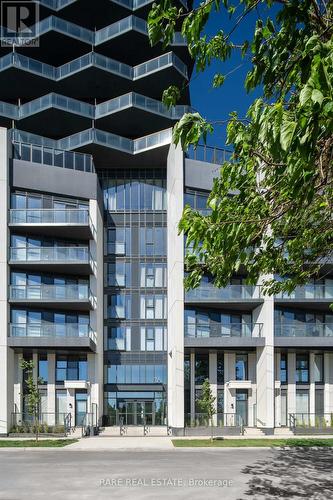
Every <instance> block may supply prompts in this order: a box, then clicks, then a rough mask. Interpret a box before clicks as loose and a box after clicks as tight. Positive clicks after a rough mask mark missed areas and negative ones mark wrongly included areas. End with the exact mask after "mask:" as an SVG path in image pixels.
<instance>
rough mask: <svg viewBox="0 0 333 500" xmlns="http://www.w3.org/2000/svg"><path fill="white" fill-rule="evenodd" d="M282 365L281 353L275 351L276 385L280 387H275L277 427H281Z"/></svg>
mask: <svg viewBox="0 0 333 500" xmlns="http://www.w3.org/2000/svg"><path fill="white" fill-rule="evenodd" d="M280 366H281V353H280V352H276V353H275V385H278V386H279V387H278V388H275V427H281V383H280V382H281V375H280Z"/></svg>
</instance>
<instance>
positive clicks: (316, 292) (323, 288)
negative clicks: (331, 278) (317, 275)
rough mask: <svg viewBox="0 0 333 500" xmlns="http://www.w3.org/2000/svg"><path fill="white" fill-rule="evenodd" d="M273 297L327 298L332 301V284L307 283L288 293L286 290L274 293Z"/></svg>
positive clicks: (291, 298)
mask: <svg viewBox="0 0 333 500" xmlns="http://www.w3.org/2000/svg"><path fill="white" fill-rule="evenodd" d="M275 298H276V299H290V300H293V299H296V300H297V299H300V300H312V299H327V300H332V301H333V285H327V284H325V283H323V284H318V285H314V284H313V285H312V284H307V285H305V286H297V287H296V288H295V290H294V291H293V292H291V293H290V294H289V293H287V292H279V293H277V294H276V295H275Z"/></svg>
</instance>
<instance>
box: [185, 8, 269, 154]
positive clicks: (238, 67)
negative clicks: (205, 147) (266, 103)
mask: <svg viewBox="0 0 333 500" xmlns="http://www.w3.org/2000/svg"><path fill="white" fill-rule="evenodd" d="M267 12H268V11H267V9H265V8H264V7H263V6H261V7H260V10H259V11H257V12H256V11H254V12H253V13H250V14H248V15H247V16H246V18H245V19H244V20H243V21H242V23H241V24H240V25H239V27H238V28H237V30H236V31H235V32H234V34H233V35H232V37H231V39H232V41H233V42H234V43H242V42H243V41H244V40H246V39H247V40H251V38H252V35H253V32H254V26H255V22H256V19H257V18H258V13H259V14H260V16H261V17H262V18H265V17H266V16H267ZM273 12H274V11H273V9H271V10H270V15H271V17H273ZM236 13H237V11H236ZM236 13H235V14H236ZM233 25H234V21H232V23H230V21H229V18H228V15H227V14H226V12H225V11H224V10H223V11H222V12H220V13H215V12H214V13H213V14H212V15H211V19H210V20H209V23H208V25H207V29H206V33H207V34H208V35H212V34H215V33H216V32H217V31H218V30H219V29H223V30H225V32H228V31H229V30H230V28H231V27H232V26H233ZM239 52H240V51H235V52H234V55H233V56H232V58H231V59H230V60H229V61H227V62H225V63H221V62H217V61H216V62H214V63H213V64H212V65H211V66H210V67H209V68H208V69H207V70H206V71H205V72H204V73H199V74H196V73H195V71H194V72H193V76H192V81H191V85H190V92H191V101H192V106H193V107H194V108H195V109H196V110H197V111H199V112H200V114H201V115H202V116H204V117H205V118H207V119H208V120H210V121H216V120H225V119H227V118H228V116H229V114H230V112H232V111H237V113H238V114H239V116H242V117H244V116H245V114H246V111H247V108H248V107H249V105H250V104H251V102H252V101H253V100H254V99H255V98H256V97H257V96H258V95H260V89H258V90H257V91H255V92H251V93H250V94H247V93H246V91H245V89H244V80H245V77H246V73H247V71H248V69H249V68H250V66H251V63H250V61H249V59H242V58H241V56H240V53H239ZM230 71H233V72H232V73H231V74H230V75H229V76H227V78H226V80H225V82H224V84H223V85H222V87H220V88H219V89H213V88H212V85H211V82H212V79H213V76H214V75H215V73H219V72H220V73H222V74H224V75H226V74H227V73H229V72H230ZM225 128H226V125H216V126H215V131H214V134H213V135H212V136H210V137H208V139H207V144H209V145H211V146H219V147H223V146H224V145H225V140H226V131H225Z"/></svg>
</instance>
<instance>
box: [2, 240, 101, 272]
mask: <svg viewBox="0 0 333 500" xmlns="http://www.w3.org/2000/svg"><path fill="white" fill-rule="evenodd" d="M9 264H11V265H15V266H16V267H18V268H21V269H33V270H38V271H50V272H62V273H66V274H78V275H89V274H92V273H93V272H95V267H96V264H95V262H94V261H93V259H92V257H91V254H90V251H89V248H88V247H87V246H86V247H79V246H77V247H69V246H68V247H31V248H29V247H28V248H26V247H11V248H10V261H9Z"/></svg>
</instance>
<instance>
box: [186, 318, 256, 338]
mask: <svg viewBox="0 0 333 500" xmlns="http://www.w3.org/2000/svg"><path fill="white" fill-rule="evenodd" d="M263 327H264V325H263V323H229V324H225V325H224V324H221V323H215V324H212V323H211V324H209V325H205V324H202V323H198V322H197V321H196V322H195V323H185V337H187V338H191V337H195V338H205V337H207V338H211V337H214V338H225V337H241V338H256V337H259V338H260V337H262V330H263Z"/></svg>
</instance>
